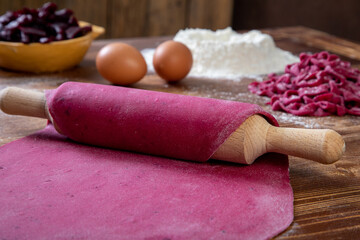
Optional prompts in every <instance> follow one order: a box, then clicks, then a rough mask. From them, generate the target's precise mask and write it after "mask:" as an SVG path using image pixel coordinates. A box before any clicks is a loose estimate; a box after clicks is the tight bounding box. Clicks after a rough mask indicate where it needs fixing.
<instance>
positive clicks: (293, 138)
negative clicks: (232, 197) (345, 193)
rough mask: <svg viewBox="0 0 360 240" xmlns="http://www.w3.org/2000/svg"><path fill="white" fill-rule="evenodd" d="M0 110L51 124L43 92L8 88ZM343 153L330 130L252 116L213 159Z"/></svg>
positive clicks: (330, 158)
mask: <svg viewBox="0 0 360 240" xmlns="http://www.w3.org/2000/svg"><path fill="white" fill-rule="evenodd" d="M0 108H1V110H2V111H3V112H5V113H7V114H12V115H24V116H31V117H40V118H46V119H49V120H50V121H52V118H51V116H50V114H49V111H48V108H47V104H46V99H45V94H44V93H43V92H38V91H32V90H24V89H20V88H14V87H9V88H6V89H4V90H2V91H1V94H0ZM344 151H345V143H344V140H343V139H342V137H341V136H340V135H339V134H338V133H337V132H335V131H333V130H330V129H299V128H281V127H275V126H272V125H271V124H269V123H268V122H267V121H266V120H265V119H264V118H263V117H262V116H260V115H253V116H251V117H249V118H248V119H247V120H246V121H245V122H243V124H241V126H240V127H239V128H238V129H237V130H236V131H235V132H234V133H233V134H232V135H231V136H230V137H229V138H228V139H227V140H226V141H225V142H224V143H223V144H222V145H221V146H220V147H219V148H218V150H217V151H216V152H215V153H214V155H213V156H212V158H213V159H218V160H224V161H230V162H237V163H243V164H251V163H253V162H254V161H255V159H256V158H257V157H259V156H261V155H263V154H264V153H267V152H277V153H283V154H287V155H292V156H296V157H301V158H305V159H310V160H313V161H316V162H320V163H324V164H328V163H333V162H335V161H337V160H339V159H340V158H341V156H342V154H343V153H344Z"/></svg>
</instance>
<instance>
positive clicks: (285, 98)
mask: <svg viewBox="0 0 360 240" xmlns="http://www.w3.org/2000/svg"><path fill="white" fill-rule="evenodd" d="M249 90H250V91H251V92H252V93H255V94H258V95H260V96H268V97H271V100H270V102H269V104H271V106H272V109H273V110H275V111H285V112H288V113H291V114H294V115H298V116H305V115H307V116H319V117H320V116H328V115H338V116H343V115H345V114H351V115H357V116H360V71H359V70H358V69H355V68H352V67H351V64H350V62H347V61H342V60H340V58H339V57H338V56H336V55H334V54H330V53H328V52H320V53H315V54H306V53H302V54H300V62H298V63H294V64H290V65H287V66H286V68H285V73H284V74H282V75H277V74H270V75H269V76H268V80H266V81H264V82H253V83H251V84H250V85H249Z"/></svg>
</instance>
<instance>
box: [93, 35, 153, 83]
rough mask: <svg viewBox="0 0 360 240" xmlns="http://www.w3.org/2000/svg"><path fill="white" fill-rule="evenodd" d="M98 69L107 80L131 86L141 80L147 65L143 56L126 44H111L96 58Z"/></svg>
mask: <svg viewBox="0 0 360 240" xmlns="http://www.w3.org/2000/svg"><path fill="white" fill-rule="evenodd" d="M96 68H97V70H98V71H99V73H100V74H101V76H103V77H104V78H105V79H107V80H108V81H110V82H112V83H114V84H117V85H129V84H132V83H135V82H137V81H139V80H141V79H142V78H143V77H144V76H145V74H146V72H147V65H146V62H145V59H144V57H143V56H142V54H141V53H140V52H139V51H138V50H137V49H136V48H134V47H133V46H130V45H128V44H125V43H119V42H118V43H111V44H108V45H106V46H105V47H103V48H102V49H101V50H100V51H99V52H98V54H97V56H96Z"/></svg>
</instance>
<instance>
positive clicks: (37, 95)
mask: <svg viewBox="0 0 360 240" xmlns="http://www.w3.org/2000/svg"><path fill="white" fill-rule="evenodd" d="M0 109H1V110H2V111H3V112H5V113H7V114H11V115H22V116H29V117H38V118H45V119H49V120H51V116H50V114H49V112H48V109H47V106H46V99H45V94H44V92H40V91H35V90H26V89H21V88H16V87H7V88H5V89H3V90H1V92H0Z"/></svg>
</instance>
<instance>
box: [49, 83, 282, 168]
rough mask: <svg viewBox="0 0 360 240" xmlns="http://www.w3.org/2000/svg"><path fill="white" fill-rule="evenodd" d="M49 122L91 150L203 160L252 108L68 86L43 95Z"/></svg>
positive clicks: (258, 109)
mask: <svg viewBox="0 0 360 240" xmlns="http://www.w3.org/2000/svg"><path fill="white" fill-rule="evenodd" d="M47 104H48V107H49V111H50V113H51V116H52V117H53V120H54V122H55V123H56V125H57V126H58V128H59V129H60V130H61V132H62V133H63V134H64V135H65V136H68V137H69V138H71V139H73V140H75V141H78V142H81V143H88V144H91V145H95V146H104V147H109V148H116V149H123V150H129V151H135V152H141V153H147V154H153V155H160V156H166V157H171V158H178V159H186V160H195V161H206V160H208V159H209V158H210V157H211V156H212V155H213V154H214V153H215V151H216V150H217V149H218V148H219V146H220V145H221V144H222V143H223V142H225V140H226V139H227V138H228V137H229V136H230V134H231V133H233V132H234V131H235V130H236V129H237V128H238V127H239V126H240V125H241V123H242V122H243V121H245V120H246V119H247V118H248V117H250V116H251V115H253V114H262V115H264V117H266V118H267V119H268V121H270V122H271V123H272V124H274V125H277V122H276V120H275V119H274V118H273V117H272V116H271V115H270V114H268V113H267V112H265V111H264V110H263V109H262V108H261V107H259V106H258V105H255V104H248V103H240V102H235V101H225V100H217V99H211V98H200V97H193V96H184V95H178V94H170V93H162V92H154V91H146V90H140V89H133V88H124V87H115V86H108V85H98V84H84V83H75V82H68V83H64V84H62V85H61V86H60V87H59V88H57V89H56V90H53V91H49V92H47Z"/></svg>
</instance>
